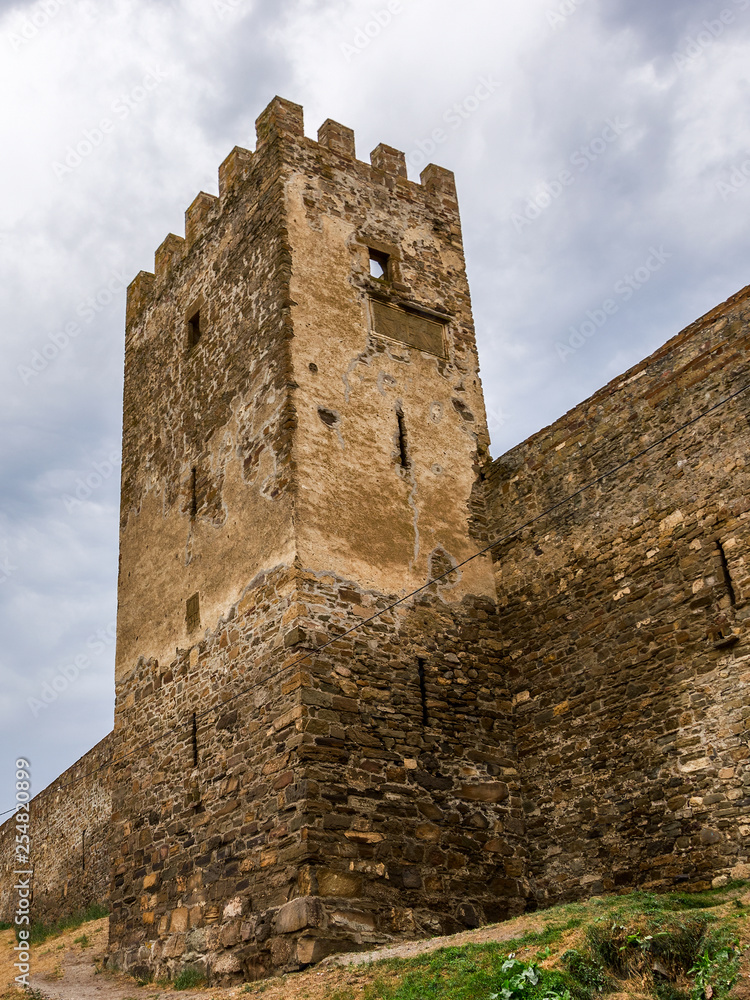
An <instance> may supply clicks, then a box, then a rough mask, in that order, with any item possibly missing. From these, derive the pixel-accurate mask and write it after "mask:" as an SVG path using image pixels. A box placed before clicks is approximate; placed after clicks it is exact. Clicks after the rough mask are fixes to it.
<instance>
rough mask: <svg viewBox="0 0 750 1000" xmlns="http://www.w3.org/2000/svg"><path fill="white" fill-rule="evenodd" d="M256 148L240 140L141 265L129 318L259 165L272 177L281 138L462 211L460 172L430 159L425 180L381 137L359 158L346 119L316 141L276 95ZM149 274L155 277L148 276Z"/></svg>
mask: <svg viewBox="0 0 750 1000" xmlns="http://www.w3.org/2000/svg"><path fill="white" fill-rule="evenodd" d="M255 130H256V149H255V151H254V152H253V151H251V150H249V149H244V148H243V147H241V146H235V147H234V149H233V150H232V151H231V153H230V154H229V155H228V156H227V158H226V159H225V160H224V161H223V163H222V164H221V165H220V167H219V177H218V188H219V193H218V196H217V195H212V194H207V193H206V192H205V191H201V192H200V193H199V194H198V195H197V197H196V198H195V200H194V201H193V203H192V204H191V205H190V207H189V208H188V209H187V211H186V212H185V236H184V238H183V237H180V236H177V235H175V234H173V233H170V234H169V235H168V236H167V237H166V239H165V240H164V242H163V243H162V244H161V246H160V247H159V248H158V249H157V251H156V254H155V261H154V272H153V273H150V272H146V271H141V272H139V274H138V275H137V276H136V278H135V279H134V280H133V281H132V282H131V284H130V286H129V288H128V303H127V319H128V324H131V323H132V322H134V321H135V320H136V319H137V317H138V316H139V315H140V313H141V312H142V310H143V309H144V308H145V307H146V306H147V305H148V303H149V301H150V296H151V295H153V294H155V293H157V292H158V289H159V288H160V287H162V286H163V285H164V283H165V282H167V281H169V280H170V276H171V275H172V274H173V273H174V271H175V269H176V268H178V267H179V265H180V263H181V262H182V260H183V259H184V258H185V257H186V256H187V255H188V254H189V253H190V251H191V249H192V247H193V246H194V245H195V244H196V243H198V242H199V241H200V239H201V237H202V236H203V235H204V233H205V232H206V231H207V230H208V229H210V227H211V226H212V225H214V224H215V223H217V222H218V221H219V220H220V219H221V217H222V214H223V212H224V210H225V207H226V206H227V205H228V204H229V203H230V202H233V200H234V197H235V195H236V193H237V192H238V191H239V190H241V189H242V187H243V185H244V184H245V183H246V181H247V179H248V177H249V176H250V174H251V173H252V171H253V170H254V169H257V170H259V171H260V174H261V176H262V175H263V174H264V172H267V173H268V176H269V178H270V177H271V176H273V172H274V171H275V170H277V169H278V164H277V163H275V162H268V159H267V154H268V152H269V151H270V150H271V149H272V148H276V146H277V144H279V143H284V142H290V141H291V142H293V143H298V144H300V145H301V146H303V147H307V148H309V149H312V150H317V151H318V152H319V153H320V154H321V155H323V156H327V157H329V158H330V159H331V160H332V161H333V165H334V166H336V167H338V168H339V169H343V170H356V171H357V172H358V173H359V174H361V173H362V171H363V170H364V174H365V179H369V180H370V181H371V182H372V183H373V184H377V185H383V186H386V187H388V188H396V189H398V190H399V191H401V192H402V193H404V194H406V195H407V196H408V195H409V194H411V196H412V197H420V196H422V197H424V196H425V195H426V196H427V197H430V198H435V199H439V201H440V205H441V207H442V209H443V210H448V211H451V210H452V211H455V212H456V213H457V212H458V200H457V196H456V184H455V177H454V175H453V173H452V171H450V170H447V169H445V168H444V167H438V166H436V165H435V164H429V165H428V166H426V167H425V168H424V170H423V171H422V173H421V174H420V182H419V183H417V182H414V181H410V180H409V179H408V177H407V168H406V156H405V154H404V153H403V152H402V151H401V150H398V149H395V148H394V147H392V146H388V145H386V144H384V143H380V144H379V145H378V146H376V147H375V149H374V150H373V151H372V153H371V154H370V161H369V163H367V162H365V161H363V160H358V159H357V156H356V148H355V134H354V131H353V130H352V129H350V128H348V127H347V126H346V125H342V124H340V123H339V122H336V121H333V119H330V118H329V119H327V120H326V121H325V122H323V124H322V125H321V126H320V128H319V129H318V135H317V141H316V140H314V139H310V138H308V137H306V136H305V133H304V115H303V109H302V107H301V105H299V104H294V103H293V102H292V101H287V100H284V99H283V98H281V97H274V99H273V100H272V101H271V103H270V104H269V105H268V106H267V107H266V108H265V110H264V111H263V112H262V113H261V114H260V115H259V116H258V118H257V120H256V123H255ZM149 277H150V280H149Z"/></svg>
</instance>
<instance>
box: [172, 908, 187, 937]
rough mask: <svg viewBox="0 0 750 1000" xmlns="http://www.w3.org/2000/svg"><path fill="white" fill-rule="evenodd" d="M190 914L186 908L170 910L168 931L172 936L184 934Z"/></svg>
mask: <svg viewBox="0 0 750 1000" xmlns="http://www.w3.org/2000/svg"><path fill="white" fill-rule="evenodd" d="M189 922H190V913H189V911H188V910H187V908H186V907H184V906H180V907H178V908H177V909H176V910H172V913H171V914H170V918H169V930H170V932H171V933H172V934H184V933H185V931H186V930H187V929H188V925H189Z"/></svg>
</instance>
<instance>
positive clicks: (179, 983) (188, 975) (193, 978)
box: [173, 967, 203, 990]
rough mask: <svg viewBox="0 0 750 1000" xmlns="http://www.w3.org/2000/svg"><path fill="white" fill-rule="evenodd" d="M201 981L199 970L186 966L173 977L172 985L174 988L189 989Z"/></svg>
mask: <svg viewBox="0 0 750 1000" xmlns="http://www.w3.org/2000/svg"><path fill="white" fill-rule="evenodd" d="M202 982H203V976H202V975H201V974H200V972H198V970H197V969H191V968H190V967H188V968H185V969H183V970H182V971H181V972H180V974H179V975H178V976H177V977H176V978H175V981H174V983H173V986H174V988H175V989H176V990H191V989H193V987H194V986H200V985H201V983H202Z"/></svg>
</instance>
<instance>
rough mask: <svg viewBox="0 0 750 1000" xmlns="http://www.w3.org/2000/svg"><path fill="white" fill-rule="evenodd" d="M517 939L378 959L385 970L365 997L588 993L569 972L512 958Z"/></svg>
mask: <svg viewBox="0 0 750 1000" xmlns="http://www.w3.org/2000/svg"><path fill="white" fill-rule="evenodd" d="M518 940H523V939H518ZM513 943H514V942H503V943H502V944H482V945H467V946H465V947H462V948H441V949H440V950H439V951H436V952H433V953H431V954H429V955H424V956H420V957H419V958H413V959H408V960H406V961H400V960H391V961H388V962H382V963H378V965H377V967H376V968H377V969H378V970H380V973H381V974H380V975H379V976H378V978H377V979H376V980H375V982H373V983H371V984H370V985H369V986H367V987H366V988H365V993H364V995H365V1000H492V998H499V1000H554V998H558V1000H584V997H587V996H588V994H586V993H585V992H584V991H580V990H578V989H577V984H576V982H575V981H574V979H573V978H572V977H571V976H569V975H568V974H567V973H565V972H563V971H558V970H553V971H545V970H542V969H540V968H539V967H538V966H536V965H535V964H534V963H524V962H520V961H519V960H518V959H515V958H513V957H512V951H511V948H510V946H511V945H512V944H513ZM515 943H517V942H515ZM387 973H391V976H388V975H387ZM393 974H395V977H396V981H395V982H393V981H392V978H393Z"/></svg>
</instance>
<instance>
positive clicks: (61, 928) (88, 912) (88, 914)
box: [29, 903, 109, 944]
mask: <svg viewBox="0 0 750 1000" xmlns="http://www.w3.org/2000/svg"><path fill="white" fill-rule="evenodd" d="M108 913H109V911H108V910H107V908H106V907H105V906H102V905H101V904H100V903H92V904H91V905H90V906H88V907H86V909H85V910H81V911H80V912H78V913H74V914H72V915H71V916H69V917H63V918H62V920H58V921H57V922H56V923H54V924H40V923H34V924H32V925H31V934H30V936H29V940H30V942H31V944H41V943H42V941H46V940H47V938H50V937H54V936H55V935H56V934H62V933H64V932H65V931H72V930H75V929H76V928H77V927H81V926H82V925H83V924H87V923H89V921H91V920H100V919H101V918H102V917H106V916H107V914H108Z"/></svg>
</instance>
